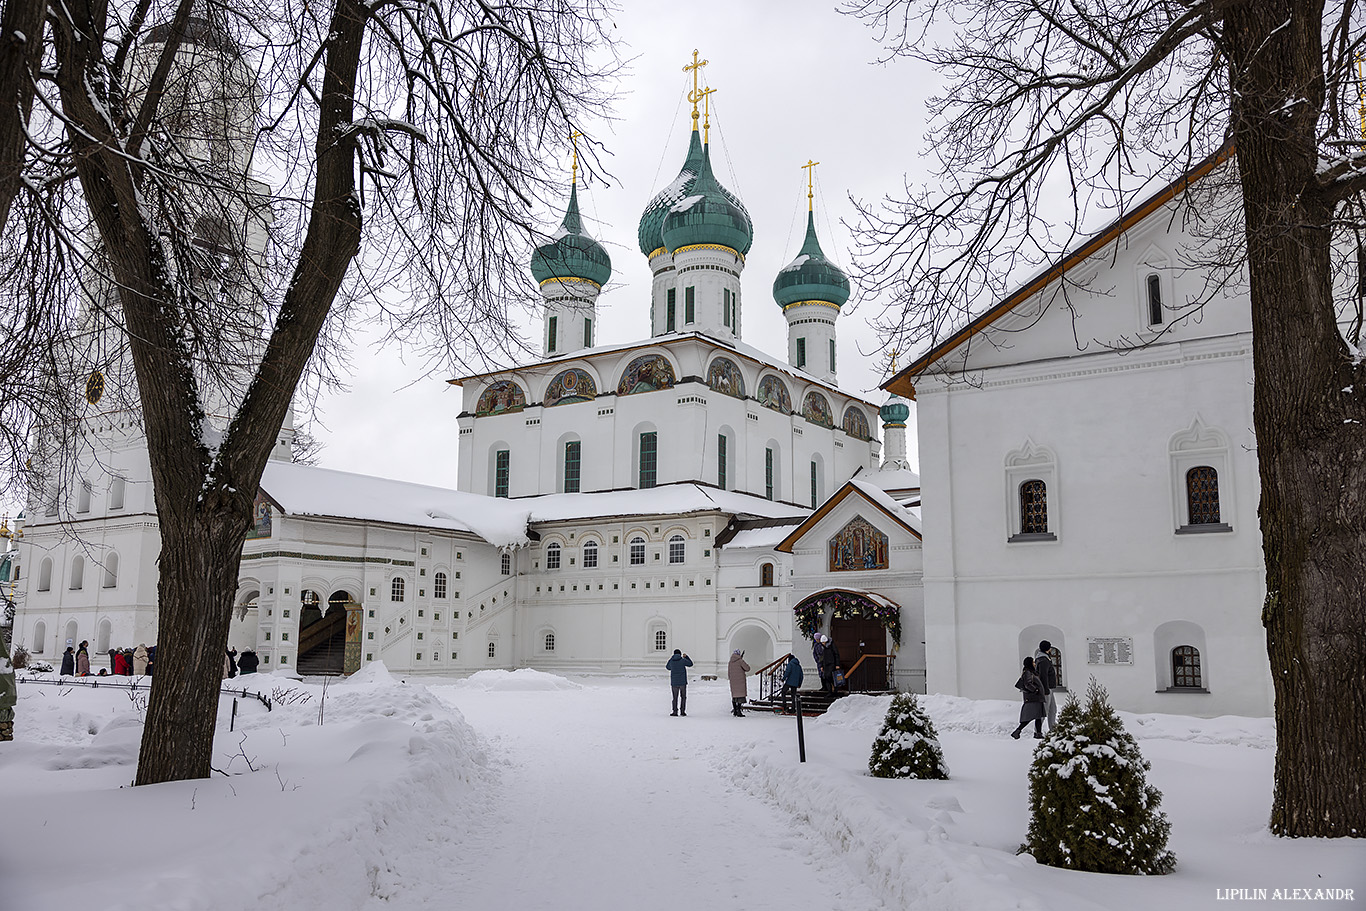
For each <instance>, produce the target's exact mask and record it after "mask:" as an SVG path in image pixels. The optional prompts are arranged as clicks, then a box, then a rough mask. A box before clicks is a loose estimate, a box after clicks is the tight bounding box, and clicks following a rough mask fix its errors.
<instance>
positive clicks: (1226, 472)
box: [1168, 417, 1234, 535]
mask: <svg viewBox="0 0 1366 911" xmlns="http://www.w3.org/2000/svg"><path fill="white" fill-rule="evenodd" d="M1229 450H1230V446H1229V443H1228V438H1227V437H1226V436H1225V435H1224V434H1223V432H1222V431H1220V430H1218V429H1217V428H1213V427H1206V426H1205V425H1204V423H1203V422H1202V421H1201V420H1200V419H1199V418H1198V417H1197V418H1196V419H1195V420H1194V421H1193V422H1192V423H1191V426H1190V427H1188V428H1187V429H1186V430H1183V431H1181V432H1180V433H1178V434H1175V435H1174V436H1173V437H1172V439H1171V442H1170V445H1169V447H1168V458H1169V459H1170V463H1171V485H1172V524H1173V526H1174V528H1175V529H1176V533H1177V534H1178V535H1188V534H1208V533H1216V534H1217V533H1220V532H1231V531H1233V506H1234V500H1233V497H1232V496H1231V495H1230V490H1231V489H1232V484H1231V480H1232V475H1231V468H1232V465H1231V461H1230V457H1229Z"/></svg>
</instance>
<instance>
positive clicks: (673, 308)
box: [664, 288, 678, 332]
mask: <svg viewBox="0 0 1366 911" xmlns="http://www.w3.org/2000/svg"><path fill="white" fill-rule="evenodd" d="M667 301H668V302H667V303H666V304H665V305H664V331H665V332H673V331H674V322H675V316H676V314H677V310H678V306H677V305H678V290H677V289H676V288H670V289H669V296H668V299H667Z"/></svg>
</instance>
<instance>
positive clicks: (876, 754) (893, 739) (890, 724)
mask: <svg viewBox="0 0 1366 911" xmlns="http://www.w3.org/2000/svg"><path fill="white" fill-rule="evenodd" d="M868 771H869V772H870V773H872V775H873V777H874V778H936V779H946V778H948V777H949V767H948V766H947V765H946V764H945V763H944V751H943V750H942V749H940V747H939V735H938V734H936V733H935V730H934V722H933V721H931V720H930V716H929V715H928V714H926V713H925V710H924V709H923V708H921V707H920V703H918V702H917V701H916V698H915V694H913V693H902V694H901V695H899V696H897V697H895V698H894V699H893V700H892V707H891V708H889V709H888V710H887V718H886V720H885V721H883V723H882V731H881V732H880V733H879V734H878V735H877V739H875V740H874V741H873V755H872V756H871V757H869V759H868Z"/></svg>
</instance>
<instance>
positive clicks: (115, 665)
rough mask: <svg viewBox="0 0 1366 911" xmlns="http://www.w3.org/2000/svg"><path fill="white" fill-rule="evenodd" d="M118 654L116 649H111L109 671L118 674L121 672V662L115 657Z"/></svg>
mask: <svg viewBox="0 0 1366 911" xmlns="http://www.w3.org/2000/svg"><path fill="white" fill-rule="evenodd" d="M117 654H118V652H116V651H114V650H113V649H112V648H111V649H110V650H109V673H111V674H117V673H118V672H119V662H118V659H117V658H115V657H114V656H115V655H117Z"/></svg>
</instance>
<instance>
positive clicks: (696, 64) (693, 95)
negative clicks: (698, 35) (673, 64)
mask: <svg viewBox="0 0 1366 911" xmlns="http://www.w3.org/2000/svg"><path fill="white" fill-rule="evenodd" d="M706 65H707V61H705V60H698V59H697V48H693V52H692V63H685V64H683V72H685V73H686V72H688V71H690V70H691V71H692V91H691V92H689V93H688V100H689V101H691V102H692V128H693V132H696V131H697V102H699V101H701V100H702V98H703V97H704V96H703V95H702V93H701V92H699V91H698V87H697V75H698V71H699V70H701V69H702V67H704V66H706Z"/></svg>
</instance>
